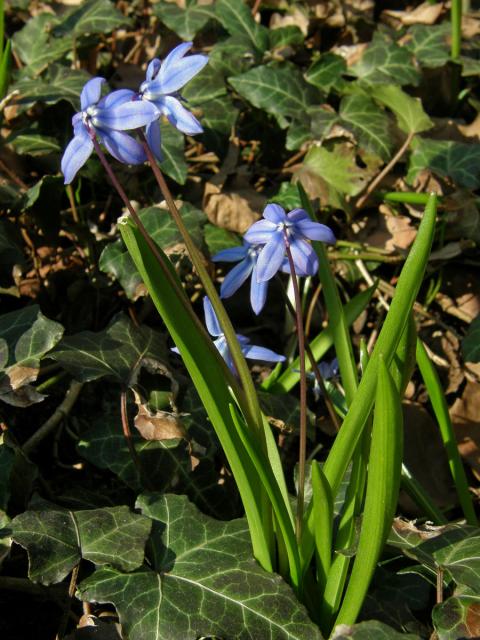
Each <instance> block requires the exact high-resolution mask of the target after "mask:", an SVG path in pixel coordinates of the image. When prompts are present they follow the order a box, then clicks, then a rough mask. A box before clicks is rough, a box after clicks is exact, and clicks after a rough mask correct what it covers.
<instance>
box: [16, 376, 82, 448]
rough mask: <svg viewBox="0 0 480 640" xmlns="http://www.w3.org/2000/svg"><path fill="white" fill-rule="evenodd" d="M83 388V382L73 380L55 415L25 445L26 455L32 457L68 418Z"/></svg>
mask: <svg viewBox="0 0 480 640" xmlns="http://www.w3.org/2000/svg"><path fill="white" fill-rule="evenodd" d="M82 388H83V382H77V381H76V380H72V382H71V383H70V387H69V389H68V391H67V395H66V396H65V398H64V399H63V401H62V402H61V403H60V404H59V405H58V407H57V408H56V409H55V411H54V413H53V414H52V415H51V416H50V418H49V419H48V420H47V421H46V422H44V423H43V424H42V426H41V427H40V428H39V429H37V431H35V433H34V434H33V435H32V436H31V438H29V439H28V440H27V441H26V442H25V444H24V445H23V447H22V449H23V452H24V453H25V454H26V455H30V453H31V452H32V451H33V450H34V449H35V448H36V447H37V446H38V444H39V443H40V442H41V441H42V440H43V439H44V438H45V437H46V436H48V435H49V433H50V432H51V431H53V430H54V429H55V428H56V427H57V426H58V424H59V423H60V422H61V421H62V420H63V418H65V417H66V416H68V414H69V413H70V411H71V410H72V408H73V405H74V404H75V402H76V401H77V399H78V396H79V395H80V391H81V390H82Z"/></svg>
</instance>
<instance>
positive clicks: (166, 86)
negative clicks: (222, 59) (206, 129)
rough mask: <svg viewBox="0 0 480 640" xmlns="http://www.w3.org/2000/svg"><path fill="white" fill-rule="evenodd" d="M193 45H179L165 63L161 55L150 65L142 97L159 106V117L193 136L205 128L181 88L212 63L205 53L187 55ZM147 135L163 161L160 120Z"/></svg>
mask: <svg viewBox="0 0 480 640" xmlns="http://www.w3.org/2000/svg"><path fill="white" fill-rule="evenodd" d="M192 44H193V43H192V42H184V43H182V44H179V45H178V46H177V47H175V49H173V50H172V51H171V52H170V53H169V54H168V56H167V57H166V58H165V60H164V61H163V62H161V61H160V60H159V59H158V58H155V59H154V60H152V61H151V62H150V64H149V65H148V68H147V76H146V80H145V82H143V83H142V84H141V86H140V97H141V98H142V100H143V101H146V102H151V103H152V104H154V105H155V107H156V108H157V109H158V112H159V117H160V115H164V116H166V118H167V119H168V120H169V122H170V123H171V124H172V125H173V126H174V127H176V128H177V129H178V130H179V131H181V132H182V133H185V134H187V135H190V136H192V135H195V134H196V133H202V132H203V129H202V127H201V125H200V123H199V121H198V120H197V119H196V118H195V116H194V115H193V114H191V113H190V111H188V109H186V108H185V107H184V106H183V105H182V103H181V101H180V100H181V99H182V98H181V96H180V95H179V93H178V91H179V90H180V89H181V88H182V87H183V86H184V85H185V84H186V83H187V82H188V81H189V80H191V79H192V78H193V76H195V75H196V74H197V73H199V71H201V70H202V69H203V67H204V66H205V65H206V64H207V62H208V57H207V56H204V55H198V54H196V55H192V56H188V58H185V57H184V56H185V54H186V53H187V51H189V50H190V49H191V48H192ZM146 136H147V140H148V144H149V146H150V148H151V150H152V151H153V153H154V154H155V156H156V157H157V158H158V159H159V160H161V159H162V151H161V144H160V125H159V122H158V119H157V121H156V122H151V123H150V124H148V125H147V130H146Z"/></svg>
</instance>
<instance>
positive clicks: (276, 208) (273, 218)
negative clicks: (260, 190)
mask: <svg viewBox="0 0 480 640" xmlns="http://www.w3.org/2000/svg"><path fill="white" fill-rule="evenodd" d="M263 217H264V218H265V219H266V220H270V222H274V223H275V224H278V223H279V222H286V220H287V216H286V214H285V209H284V208H283V207H281V206H280V205H279V204H267V206H266V207H265V209H264V211H263Z"/></svg>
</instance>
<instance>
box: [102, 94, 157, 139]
mask: <svg viewBox="0 0 480 640" xmlns="http://www.w3.org/2000/svg"><path fill="white" fill-rule="evenodd" d="M159 115H160V114H159V112H158V110H157V108H156V107H155V105H153V104H152V103H151V102H146V101H145V100H133V101H129V102H124V103H123V104H120V105H118V106H116V107H112V108H110V109H101V110H100V111H99V113H98V114H97V115H96V116H95V117H94V118H93V124H94V125H95V126H96V127H100V128H102V129H115V130H116V131H127V130H129V129H138V128H139V127H143V126H145V125H146V124H149V123H150V122H153V120H155V119H157V118H158V117H159Z"/></svg>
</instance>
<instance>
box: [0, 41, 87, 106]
mask: <svg viewBox="0 0 480 640" xmlns="http://www.w3.org/2000/svg"><path fill="white" fill-rule="evenodd" d="M70 46H71V45H70ZM89 78H90V76H89V75H88V73H86V72H85V71H77V70H73V69H68V68H67V67H62V66H61V65H58V64H52V65H50V66H49V68H48V73H47V75H46V78H45V79H44V78H36V79H34V80H31V79H24V80H19V81H18V82H16V83H15V84H14V85H12V86H11V87H10V90H11V91H14V90H16V91H18V92H19V96H17V98H16V102H15V105H16V106H17V107H18V109H19V112H20V113H22V112H23V111H25V110H26V109H29V108H30V107H32V106H33V105H34V104H35V103H36V102H43V103H44V104H47V105H52V104H56V103H57V102H60V100H67V102H70V104H71V105H72V106H73V108H74V109H75V110H76V111H78V110H79V109H80V93H81V91H82V89H83V86H84V84H85V82H87V80H89Z"/></svg>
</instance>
